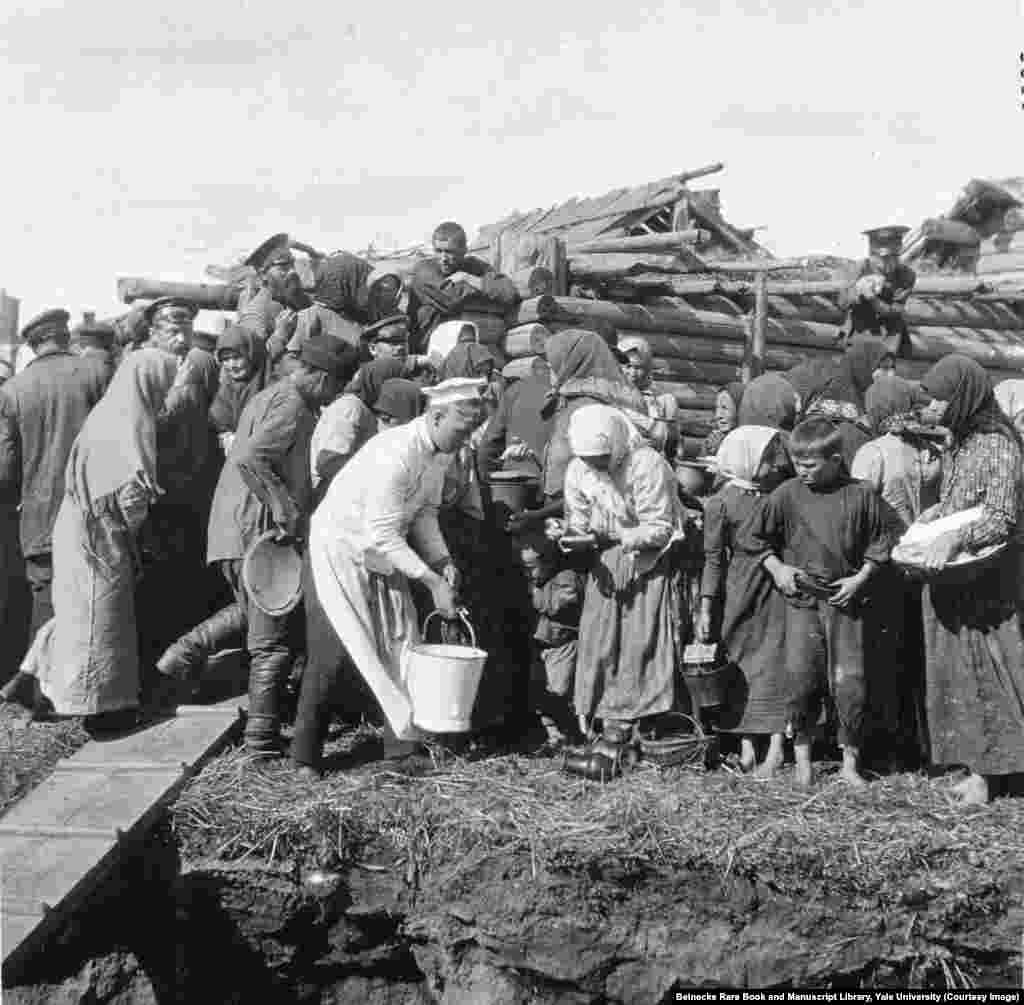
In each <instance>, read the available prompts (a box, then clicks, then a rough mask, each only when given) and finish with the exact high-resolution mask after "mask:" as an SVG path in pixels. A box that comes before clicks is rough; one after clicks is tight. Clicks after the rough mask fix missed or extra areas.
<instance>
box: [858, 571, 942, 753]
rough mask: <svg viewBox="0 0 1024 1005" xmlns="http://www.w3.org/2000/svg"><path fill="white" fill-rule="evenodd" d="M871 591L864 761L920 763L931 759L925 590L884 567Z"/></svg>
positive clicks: (866, 626) (867, 624) (867, 617)
mask: <svg viewBox="0 0 1024 1005" xmlns="http://www.w3.org/2000/svg"><path fill="white" fill-rule="evenodd" d="M870 589H871V600H870V602H869V603H868V604H867V605H866V607H865V612H864V663H865V677H866V685H867V710H866V714H865V738H864V754H865V758H866V759H867V760H868V761H870V762H871V763H872V764H874V765H877V766H881V765H885V764H892V763H894V762H895V763H901V764H903V765H907V764H919V763H922V762H924V761H925V760H926V759H927V756H928V730H927V722H926V717H925V709H924V641H923V634H922V626H921V587H920V586H919V585H917V584H914V583H910V582H908V581H907V580H906V578H905V577H904V576H903V575H902V573H900V571H899V570H898V569H896V568H893V567H884V568H883V569H881V570H880V571H879V572H878V574H877V576H876V577H875V579H873V580H872V582H871V587H870Z"/></svg>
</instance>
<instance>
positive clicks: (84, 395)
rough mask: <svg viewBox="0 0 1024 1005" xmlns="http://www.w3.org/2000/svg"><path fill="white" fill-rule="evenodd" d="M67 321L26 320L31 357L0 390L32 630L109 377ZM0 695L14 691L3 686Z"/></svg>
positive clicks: (60, 317)
mask: <svg viewBox="0 0 1024 1005" xmlns="http://www.w3.org/2000/svg"><path fill="white" fill-rule="evenodd" d="M68 320H69V315H68V312H67V311H64V310H51V311H46V312H45V313H43V314H40V315H39V316H38V317H37V318H35V319H33V320H32V321H30V322H29V323H28V324H27V325H26V326H25V328H24V330H23V331H22V333H21V337H22V340H23V342H24V343H25V344H26V345H28V346H29V347H30V348H31V349H32V351H33V352H34V353H35V357H34V359H33V360H32V361H31V362H30V363H29V364H28V365H27V366H26V367H25V369H24V370H23V371H22V372H21V373H19V374H18V375H17V376H15V377H12V378H11V379H10V380H8V381H7V382H6V383H5V384H4V386H3V390H2V391H0V495H10V496H11V497H13V498H15V499H17V500H18V501H19V502H20V504H21V505H20V507H19V509H20V512H21V519H20V537H21V551H22V554H23V555H24V559H25V572H26V575H27V578H28V581H29V585H30V586H31V588H32V619H31V624H30V626H29V627H30V631H31V632H32V633H33V634H34V633H35V632H36V631H37V630H38V629H39V628H40V627H41V626H42V625H43V624H45V623H46V622H47V621H49V620H50V618H52V617H53V599H52V596H51V592H50V591H51V584H52V582H53V543H52V542H53V526H54V524H55V523H56V520H57V511H58V509H59V508H60V504H61V501H62V500H63V498H64V469H65V468H66V467H67V463H68V456H69V455H70V453H71V445H72V444H73V443H74V441H75V437H77V436H78V433H79V430H81V428H82V426H83V424H84V423H85V420H86V417H87V416H88V414H89V412H90V411H92V408H93V406H94V405H95V404H96V402H98V401H99V400H100V398H101V397H102V396H103V392H104V390H105V389H106V386H107V382H108V380H109V374H108V372H107V371H106V368H105V367H104V366H103V365H102V363H101V362H100V361H99V360H98V359H97V358H96V357H83V356H77V355H74V354H73V353H72V352H71V351H70V349H69V342H70V333H69V332H68ZM17 680H18V678H15V681H14V682H12V684H14V683H15V682H16V681H17ZM3 697H5V698H7V697H12V695H11V694H8V693H6V689H5V693H4V695H3ZM15 697H16V696H15Z"/></svg>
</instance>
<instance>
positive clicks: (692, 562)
mask: <svg viewBox="0 0 1024 1005" xmlns="http://www.w3.org/2000/svg"><path fill="white" fill-rule="evenodd" d="M434 246H435V256H434V257H433V258H430V259H428V260H426V261H424V262H422V263H421V264H420V265H419V266H418V267H417V269H416V271H415V272H414V273H413V275H412V276H411V278H409V279H407V280H405V282H404V283H403V282H402V281H400V280H398V278H397V277H394V276H377V275H376V274H375V273H374V272H373V270H372V267H371V265H370V264H369V263H367V262H365V261H362V260H361V259H359V258H356V257H354V256H352V255H348V254H344V253H340V254H336V255H332V256H330V257H328V258H325V259H322V260H320V261H319V262H318V264H317V278H316V287H315V291H314V293H313V295H312V302H311V303H308V304H307V305H305V306H300V307H297V303H298V304H299V305H301V301H300V300H298V297H299V293H300V292H301V287H300V286H299V285H298V282H297V277H296V273H295V263H294V260H293V258H292V253H291V251H290V249H289V247H288V246H287V245H286V244H281V245H270V246H264V247H262V248H261V249H260V250H259V251H258V252H257V253H256V254H255V255H254V256H253V259H252V260H251V261H252V264H253V265H254V267H255V268H256V269H257V270H258V274H259V276H260V286H259V288H258V289H257V290H255V291H254V292H253V293H252V294H251V295H250V296H249V298H248V299H247V301H246V302H245V303H243V305H242V306H241V308H240V310H239V313H238V317H237V321H236V323H234V324H232V325H231V326H230V327H228V328H227V329H226V330H225V331H224V332H223V334H222V335H220V336H219V337H218V338H217V339H216V341H215V342H213V341H211V340H207V339H204V338H202V337H201V336H200V335H199V334H198V333H196V332H194V331H193V319H194V310H193V308H192V307H191V306H190V305H189V304H187V303H183V302H179V301H175V300H164V301H157V302H156V303H154V304H152V305H151V306H150V307H149V308H148V310H147V312H146V315H145V317H144V319H143V322H144V323H142V324H140V325H139V326H138V327H137V328H135V329H133V330H132V331H130V332H128V333H127V334H126V335H125V334H124V333H121V335H122V337H120V338H118V334H119V333H118V332H116V331H114V330H109V331H108V330H106V329H104V330H100V328H98V327H97V326H92V327H88V328H85V329H80V330H78V331H77V332H76V333H75V336H74V338H72V337H71V335H70V334H69V331H68V315H67V314H66V313H65V312H63V311H50V312H47V313H46V314H44V315H42V316H41V317H40V318H37V319H35V320H34V321H33V322H31V323H30V324H29V325H28V326H27V327H26V328H25V330H24V332H23V337H24V339H25V341H26V344H28V345H29V346H30V347H31V349H32V351H33V354H34V359H33V360H32V362H31V363H29V365H27V366H26V367H24V369H23V370H22V371H21V372H20V373H18V374H17V375H15V376H14V377H12V378H11V379H9V380H8V381H7V382H6V384H5V386H4V387H3V389H2V390H0V488H2V490H3V493H4V503H5V505H6V506H7V509H6V510H5V512H6V513H7V514H8V516H9V519H7V522H6V524H5V526H6V527H8V528H10V527H13V528H15V529H16V530H17V531H18V533H17V534H16V535H14V536H13V539H10V538H11V535H8V536H7V537H5V544H4V548H5V560H6V562H7V563H8V565H10V566H11V568H12V570H13V569H14V566H15V565H16V566H17V571H18V572H19V574H21V575H23V579H25V580H27V583H28V585H29V587H30V588H31V598H32V608H31V609H32V614H31V618H30V619H25V620H28V621H30V627H31V645H30V647H29V648H28V651H27V654H26V655H25V656H24V659H23V660H22V662H21V669H20V670H19V671H18V672H17V673H16V674H15V676H13V677H12V678H10V680H9V682H8V683H7V685H6V686H5V687H4V689H3V697H4V699H5V700H7V701H11V702H21V703H23V704H26V705H28V706H29V707H31V708H32V709H33V712H34V714H35V715H36V716H83V717H84V718H85V723H86V726H87V728H89V729H90V730H92V731H94V732H104V731H109V730H112V729H114V730H117V729H124V728H132V727H134V726H135V725H137V724H138V722H139V718H140V716H142V717H146V716H149V715H152V714H159V713H160V712H161V711H163V710H166V709H167V708H168V707H169V706H173V705H174V704H175V703H176V702H181V701H184V700H189V699H190V698H191V697H194V694H195V689H196V688H199V689H201V688H202V682H203V679H204V671H205V670H206V668H207V664H208V658H209V657H210V656H211V655H212V654H213V653H216V652H218V651H222V650H225V649H230V648H238V649H242V650H244V651H245V652H246V653H247V658H248V673H249V706H248V718H247V722H246V727H245V743H246V746H247V747H248V749H249V751H250V752H251V753H252V754H253V755H254V756H258V757H272V756H278V755H280V754H281V753H283V752H284V750H285V749H286V747H285V744H284V741H283V740H282V729H281V727H282V723H283V722H285V723H287V722H288V721H291V723H292V734H291V739H290V756H291V758H292V760H293V761H294V764H295V766H296V768H297V769H298V770H299V771H301V772H302V773H303V774H305V775H308V776H311V777H319V776H320V775H321V773H322V772H323V771H324V770H330V764H329V761H328V762H325V761H324V746H325V741H326V738H327V736H328V727H329V725H330V724H331V722H332V719H335V718H338V717H341V718H344V719H345V720H346V721H349V722H358V721H360V720H362V719H364V718H370V719H374V720H375V721H377V722H378V723H380V724H381V725H382V726H383V727H385V728H386V729H388V730H389V731H390V732H391V733H392V734H393V736H394V738H395V741H396V742H405V743H417V742H419V741H421V740H423V739H424V738H425V737H424V734H423V733H422V732H421V731H420V730H419V729H418V727H417V726H416V725H415V724H414V717H415V716H414V710H413V708H412V707H411V704H410V699H409V695H408V692H407V690H406V688H405V684H404V668H405V666H406V662H405V660H406V656H407V652H408V648H409V645H410V644H411V643H414V642H416V641H417V640H419V639H420V638H421V631H422V626H423V621H424V617H425V616H426V615H427V614H428V613H429V612H431V611H434V610H436V611H438V612H440V614H441V615H443V618H441V619H433V621H434V622H435V623H437V622H438V621H440V635H441V637H442V638H444V639H446V640H447V641H456V642H457V641H466V639H465V627H464V624H463V622H462V621H460V620H459V619H458V617H457V616H458V613H459V610H460V609H461V608H465V609H467V610H468V619H469V621H470V623H471V624H472V625H473V626H474V628H475V631H476V638H477V643H478V645H479V646H480V647H481V648H483V649H484V650H486V651H487V653H488V654H489V656H488V660H487V664H486V666H485V669H484V674H483V679H482V681H481V684H480V687H479V692H478V696H477V701H476V706H475V709H474V727H475V735H476V736H478V737H479V736H490V737H499V738H501V739H502V742H509V741H510V740H512V739H515V740H516V741H517V742H523V743H529V744H531V745H532V746H531V747H530V749H535V750H538V751H539V752H550V751H554V750H557V749H559V747H561V746H563V745H565V744H571V743H575V742H582V741H585V740H586V739H588V738H589V740H590V741H591V742H601V743H602V744H604V748H603V749H607V748H608V747H609V746H611V747H612V748H615V747H616V746H620V745H623V744H627V743H629V742H631V741H632V740H633V739H634V738H635V737H637V736H643V735H650V734H651V731H656V730H657V728H658V723H659V720H663V718H664V717H665V715H666V714H669V713H673V712H678V711H684V712H686V711H691V712H693V713H694V714H695V715H696V714H698V713H697V711H696V710H695V709H693V708H691V705H690V699H689V696H688V694H687V690H686V687H685V678H684V677H683V676H681V673H680V668H681V665H682V663H683V650H684V647H685V646H686V645H687V644H689V643H693V642H698V643H719V644H720V647H721V651H722V652H723V654H724V656H723V658H724V659H727V660H728V661H729V662H730V663H731V664H732V665H734V666H735V667H736V668H738V669H737V673H736V674H735V675H734V678H733V683H732V684H731V686H730V690H729V694H728V698H727V701H726V702H725V704H723V705H722V706H721V707H719V708H718V709H717V710H716V711H715V712H714V713H713V714H712V716H711V718H710V719H709V718H707V717H706V718H705V720H704V722H705V725H706V726H713V727H714V728H715V729H717V730H718V731H719V732H720V733H721V735H722V736H723V738H725V739H726V740H727V742H731V743H732V744H733V750H734V757H735V758H736V760H737V761H738V763H739V767H740V768H741V769H742V770H743V771H749V772H751V773H755V774H760V775H771V774H773V773H775V772H777V771H778V770H779V769H780V768H781V767H782V766H783V764H784V761H785V757H786V744H787V741H792V750H793V760H794V761H795V779H796V782H797V783H798V784H805V785H806V784H811V783H812V780H813V777H814V773H813V768H812V757H811V751H812V741H817V740H819V739H820V738H821V737H823V736H825V737H829V736H832V735H833V732H832V731H833V730H834V736H835V739H836V741H837V743H838V747H839V748H840V749H841V752H842V768H841V777H842V778H843V779H845V780H846V781H847V782H849V783H850V784H851V785H857V786H860V785H864V784H865V773H868V772H867V771H866V769H868V768H870V769H872V770H874V771H884V770H894V769H895V770H901V769H906V768H908V767H920V766H925V765H934V766H949V767H953V766H956V767H958V768H961V769H966V771H965V775H964V778H963V781H962V782H961V783H960V785H959V793H960V795H961V797H962V799H963V800H964V801H965V802H967V803H976V802H984V801H987V800H988V799H989V798H991V797H992V796H993V795H996V794H998V793H999V792H1000V791H1001V790H1003V789H1006V788H1009V787H1010V786H1009V781H1008V780H1009V779H1010V777H1011V776H1013V775H1015V774H1018V773H1021V772H1024V668H1022V665H1021V660H1022V645H1021V642H1022V637H1021V620H1020V617H1021V616H1020V605H1019V600H1020V582H1021V576H1020V571H1019V564H1020V558H1021V549H1020V545H1019V538H1018V534H1019V530H1020V525H1021V515H1022V506H1024V499H1022V495H1021V480H1022V479H1021V476H1022V464H1021V457H1022V441H1021V432H1020V428H1021V420H1022V417H1024V381H1011V382H1009V383H1004V384H1001V385H1000V386H999V387H998V388H996V389H995V390H993V387H992V386H991V384H990V380H989V377H988V375H987V374H986V372H985V371H984V370H983V369H982V368H981V367H980V366H979V365H978V364H977V363H975V362H973V361H972V360H970V359H968V358H965V357H963V356H959V355H950V356H947V357H945V358H943V359H942V360H941V361H940V362H938V363H936V364H935V365H934V366H933V367H932V368H931V369H930V370H928V372H927V373H925V375H924V376H923V379H921V380H920V382H917V383H913V384H912V383H909V382H907V381H905V380H903V379H901V378H900V377H898V376H896V375H895V374H894V372H893V370H894V360H893V357H892V355H891V354H890V350H889V349H888V348H887V346H886V344H885V342H884V341H883V340H882V339H880V338H876V337H874V336H871V335H860V336H857V337H854V338H853V339H852V340H851V341H849V343H848V344H847V347H846V349H845V353H844V354H843V355H842V356H841V357H838V356H837V358H836V360H835V361H829V362H822V361H818V362H814V363H809V364H804V365H801V366H798V367H797V368H796V369H794V370H791V371H790V372H788V373H785V374H767V375H763V376H760V377H757V378H756V379H754V380H752V381H750V382H749V383H747V384H745V385H741V384H735V385H729V386H728V387H726V388H724V389H723V390H722V391H721V393H720V394H719V395H718V402H717V408H716V413H715V424H716V428H715V431H714V432H713V433H712V435H711V436H710V437H709V438H708V440H707V442H706V443H705V444H704V445H703V453H704V454H705V455H707V456H709V457H711V458H713V460H712V462H711V463H710V464H708V465H707V466H706V467H701V466H699V465H694V464H692V463H688V462H686V461H683V460H682V459H681V457H682V454H681V452H680V451H679V450H678V444H679V442H680V438H679V437H678V436H677V435H676V432H675V429H674V425H675V424H674V420H673V411H672V406H671V401H668V402H667V401H666V400H665V398H664V397H661V396H659V395H658V394H657V393H656V388H654V387H652V385H651V381H650V373H651V355H650V349H649V347H648V346H647V345H646V344H645V343H644V342H643V340H642V339H637V338H630V339H623V340H622V341H621V342H619V340H618V337H617V333H616V332H614V331H613V330H610V329H609V330H589V329H588V330H584V329H582V328H578V329H570V330H565V331H560V332H557V333H556V334H553V335H552V336H551V337H550V338H549V339H548V341H547V343H546V351H545V354H544V356H543V357H538V359H537V361H536V362H535V363H534V365H533V368H532V370H530V371H529V372H526V373H523V374H520V375H519V376H518V379H516V380H510V379H506V376H507V375H508V371H507V370H506V371H502V370H501V369H499V368H498V366H497V365H496V361H495V358H494V356H493V355H492V354H491V352H490V351H489V350H488V349H487V348H486V347H484V346H483V345H481V344H479V343H478V342H477V341H476V338H475V333H474V326H473V325H472V324H465V323H463V322H461V321H459V318H460V317H464V314H465V312H466V311H467V310H469V309H470V308H474V309H477V310H480V309H484V310H491V311H492V312H494V313H500V312H501V311H502V310H504V309H505V308H507V306H508V305H509V304H511V303H513V302H514V301H515V298H516V294H515V288H514V286H513V285H512V284H511V283H510V282H509V281H508V280H507V279H506V278H505V277H503V276H501V275H500V274H497V273H495V272H494V271H493V270H491V269H490V268H489V267H488V266H487V265H486V264H485V263H483V262H481V261H479V260H478V259H475V258H472V257H469V256H468V255H467V254H466V241H465V234H464V232H463V231H462V230H461V228H459V227H458V226H456V225H450V224H445V225H442V226H441V227H439V228H438V230H437V231H436V232H435V235H434ZM400 297H401V298H402V299H401V300H400V299H399V298H400ZM399 305H401V309H399ZM100 327H102V326H100ZM500 470H521V471H526V472H528V473H530V474H531V475H532V476H534V477H535V478H536V479H537V480H538V483H539V489H540V491H539V495H538V501H537V503H536V504H535V505H533V506H531V507H530V508H529V509H527V510H525V511H521V512H510V511H508V510H507V509H503V508H502V507H501V506H499V505H497V504H496V503H495V501H494V498H493V496H492V484H493V476H494V474H495V472H498V471H500ZM971 507H981V509H982V518H981V519H980V520H977V521H975V522H974V523H972V524H970V525H968V526H967V527H966V528H962V529H960V530H957V531H951V532H949V533H946V534H944V535H941V536H939V537H937V538H936V539H935V540H934V541H933V542H932V543H931V544H929V545H928V547H927V549H926V550H925V552H924V557H923V559H922V562H923V564H924V566H925V567H926V568H927V570H929V572H930V573H931V574H932V575H931V577H930V578H926V579H925V580H924V581H923V582H922V581H921V580H920V579H910V578H908V577H907V576H906V575H904V573H903V572H902V571H901V570H900V568H898V567H897V566H895V565H894V564H893V563H892V561H891V560H890V559H891V551H892V548H893V546H894V544H895V543H896V541H898V539H899V538H900V536H901V535H902V534H903V532H904V531H905V530H906V529H907V527H909V526H910V525H911V524H913V523H920V522H928V521H931V520H934V519H936V518H938V517H942V516H947V515H949V514H953V513H956V512H959V511H962V510H965V509H968V508H971ZM267 532H272V533H274V534H276V536H277V538H278V539H279V540H282V541H290V542H292V543H294V545H295V546H296V547H297V548H298V549H299V551H300V552H301V554H302V558H303V574H302V576H303V578H302V593H303V599H302V603H301V604H300V605H299V606H298V607H296V608H295V609H294V610H293V611H291V613H289V614H286V615H273V614H268V613H266V612H265V611H264V610H263V609H262V608H261V607H260V606H259V605H258V604H257V603H255V602H254V600H253V597H252V596H251V595H250V591H249V589H248V588H247V585H246V580H245V576H244V575H243V574H242V563H243V559H244V557H245V555H246V553H247V550H248V549H249V548H250V547H251V546H252V545H253V542H254V541H256V540H257V539H258V538H260V537H261V536H262V535H264V534H265V533H267ZM997 544H1003V545H1006V547H1005V548H1003V549H1002V550H1000V551H999V552H998V558H997V560H996V561H994V562H991V563H989V564H987V565H985V566H984V567H983V568H982V570H981V571H980V572H978V573H977V575H976V577H975V578H974V579H973V580H972V581H971V583H970V585H969V588H965V587H964V584H963V583H962V582H957V581H949V580H947V579H946V578H944V577H943V576H942V575H938V574H939V573H941V571H942V570H943V569H944V568H945V567H946V566H947V565H948V564H949V563H950V562H952V561H953V560H954V559H956V558H957V557H958V556H961V555H963V554H965V553H974V552H977V551H980V550H981V549H984V548H986V547H988V546H991V545H997ZM8 578H9V580H10V581H12V582H13V580H14V574H13V571H12V572H11V575H10V576H9V577H8ZM8 606H10V604H9V605H8Z"/></svg>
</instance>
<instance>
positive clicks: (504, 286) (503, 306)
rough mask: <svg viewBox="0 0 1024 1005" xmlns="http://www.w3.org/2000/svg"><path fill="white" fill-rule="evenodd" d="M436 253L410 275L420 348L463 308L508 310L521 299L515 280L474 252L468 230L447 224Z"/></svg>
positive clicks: (438, 233) (412, 323)
mask: <svg viewBox="0 0 1024 1005" xmlns="http://www.w3.org/2000/svg"><path fill="white" fill-rule="evenodd" d="M433 245H434V257H433V258H428V259H425V260H424V261H422V262H420V263H419V264H418V265H417V266H416V268H415V269H414V271H413V274H412V276H411V278H410V280H409V307H408V313H409V327H410V330H411V332H412V338H413V347H414V351H415V352H425V346H426V344H427V341H428V339H429V338H430V333H431V332H432V331H433V330H434V329H435V328H436V327H437V326H438V325H439V324H441V323H442V322H443V321H453V320H456V319H458V318H459V317H461V316H462V314H463V313H465V312H467V311H469V312H477V313H484V314H504V313H505V311H506V310H508V308H510V307H513V306H515V304H516V303H517V302H518V300H519V294H518V293H517V292H516V288H515V284H514V283H513V282H512V280H510V279H508V278H507V277H506V276H503V275H500V274H499V273H497V272H495V271H494V269H493V268H491V266H490V265H488V264H487V263H486V262H485V261H483V260H482V259H479V258H474V257H473V256H472V255H470V254H468V253H467V252H468V248H469V241H468V239H467V238H466V232H465V231H464V230H463V229H462V227H460V226H459V225H458V224H457V223H452V222H450V221H449V222H446V223H442V224H441V225H440V226H439V227H438V228H437V229H436V230H435V231H434V235H433Z"/></svg>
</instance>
